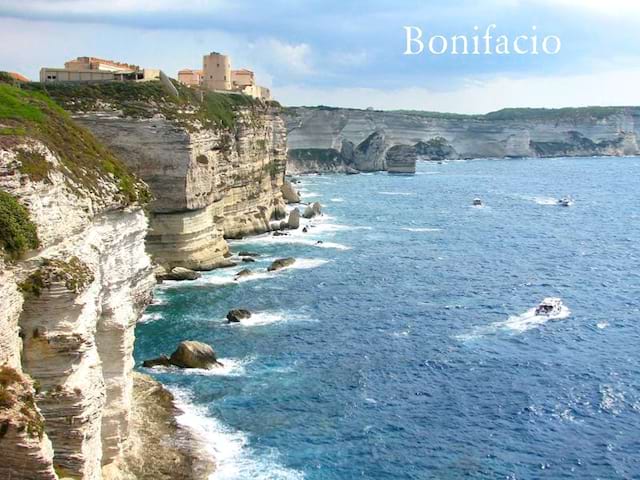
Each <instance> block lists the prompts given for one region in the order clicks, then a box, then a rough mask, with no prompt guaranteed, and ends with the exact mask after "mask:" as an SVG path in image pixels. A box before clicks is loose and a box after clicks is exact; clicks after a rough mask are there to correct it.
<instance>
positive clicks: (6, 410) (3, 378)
mask: <svg viewBox="0 0 640 480" xmlns="http://www.w3.org/2000/svg"><path fill="white" fill-rule="evenodd" d="M0 425H2V428H1V429H0V433H1V435H0V438H1V437H2V436H4V435H5V434H6V433H7V431H8V429H9V428H10V427H11V426H12V425H13V426H15V428H16V429H17V430H18V432H22V431H26V432H27V435H29V436H30V437H32V438H33V437H38V438H40V439H41V438H42V436H43V435H44V419H43V418H42V415H41V414H40V412H39V411H38V409H37V408H36V404H35V399H34V397H33V386H32V384H31V381H30V379H29V377H27V376H26V375H22V374H20V373H19V372H18V371H17V370H15V369H14V368H11V367H8V366H6V365H4V366H1V367H0Z"/></svg>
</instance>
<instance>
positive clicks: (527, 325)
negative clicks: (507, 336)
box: [496, 305, 571, 332]
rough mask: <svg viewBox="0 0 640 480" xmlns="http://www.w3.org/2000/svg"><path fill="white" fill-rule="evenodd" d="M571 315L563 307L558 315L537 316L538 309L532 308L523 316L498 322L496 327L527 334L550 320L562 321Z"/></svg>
mask: <svg viewBox="0 0 640 480" xmlns="http://www.w3.org/2000/svg"><path fill="white" fill-rule="evenodd" d="M569 315H571V311H570V310H569V309H568V308H567V307H566V306H565V305H563V306H562V307H561V308H560V312H559V313H558V314H556V315H536V309H535V308H530V309H529V310H527V311H526V312H525V313H523V314H521V315H512V316H510V317H509V319H508V320H507V321H506V322H498V323H497V324H496V325H497V326H499V327H502V328H506V329H509V330H514V331H516V332H525V331H527V330H531V329H532V328H535V327H538V326H540V325H543V324H545V323H547V322H548V321H549V320H562V319H565V318H567V317H568V316H569Z"/></svg>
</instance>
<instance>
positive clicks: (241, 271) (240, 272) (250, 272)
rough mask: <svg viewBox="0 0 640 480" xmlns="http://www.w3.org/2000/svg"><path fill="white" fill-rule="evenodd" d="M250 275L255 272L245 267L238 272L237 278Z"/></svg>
mask: <svg viewBox="0 0 640 480" xmlns="http://www.w3.org/2000/svg"><path fill="white" fill-rule="evenodd" d="M249 275H253V272H252V271H251V270H249V269H248V268H245V269H244V270H240V271H239V272H238V273H236V276H235V280H238V279H239V278H243V277H248V276H249Z"/></svg>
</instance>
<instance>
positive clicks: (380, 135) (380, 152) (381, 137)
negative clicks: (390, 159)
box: [353, 130, 389, 172]
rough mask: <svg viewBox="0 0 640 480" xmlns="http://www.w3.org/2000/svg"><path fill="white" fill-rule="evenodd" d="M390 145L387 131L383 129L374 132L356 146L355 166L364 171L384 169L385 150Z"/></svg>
mask: <svg viewBox="0 0 640 480" xmlns="http://www.w3.org/2000/svg"><path fill="white" fill-rule="evenodd" d="M388 147H389V145H388V143H387V139H386V135H385V132H384V131H382V130H377V131H375V132H373V133H372V134H371V135H369V136H368V137H367V138H365V139H364V140H363V141H362V143H360V144H359V145H358V146H357V147H356V149H355V151H354V154H353V163H354V165H353V166H354V167H355V168H356V169H358V170H360V171H362V172H375V171H380V170H384V169H385V168H384V167H385V162H384V161H385V152H386V151H387V148H388Z"/></svg>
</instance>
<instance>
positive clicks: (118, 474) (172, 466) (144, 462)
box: [102, 372, 215, 480]
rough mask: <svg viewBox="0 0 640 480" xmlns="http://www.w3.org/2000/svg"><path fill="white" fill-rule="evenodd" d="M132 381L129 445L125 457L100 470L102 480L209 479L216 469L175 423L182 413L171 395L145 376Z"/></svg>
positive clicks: (195, 440)
mask: <svg viewBox="0 0 640 480" xmlns="http://www.w3.org/2000/svg"><path fill="white" fill-rule="evenodd" d="M132 377H133V391H132V399H133V401H132V409H131V418H130V423H131V429H130V436H129V441H128V442H127V444H126V449H125V454H124V455H123V456H122V457H121V458H119V459H118V461H117V462H114V463H112V464H110V465H108V466H106V467H105V468H103V475H102V478H103V480H133V479H136V480H193V479H199V478H208V477H209V475H210V474H211V473H212V472H213V470H214V468H215V465H214V464H213V463H212V462H211V459H210V455H209V454H207V452H204V451H202V448H201V447H200V445H201V440H200V439H199V438H196V437H195V436H194V434H193V433H192V432H191V431H189V430H187V429H185V428H183V427H182V426H180V425H179V424H178V423H177V422H176V415H177V414H179V413H181V412H180V411H179V407H177V406H176V404H175V399H174V396H173V395H172V394H171V392H169V391H168V390H166V389H165V388H164V387H163V386H162V385H160V384H159V383H158V382H157V381H155V380H154V379H153V378H151V377H149V376H148V375H143V374H140V373H137V372H134V373H133V375H132ZM150 452H152V454H150Z"/></svg>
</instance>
